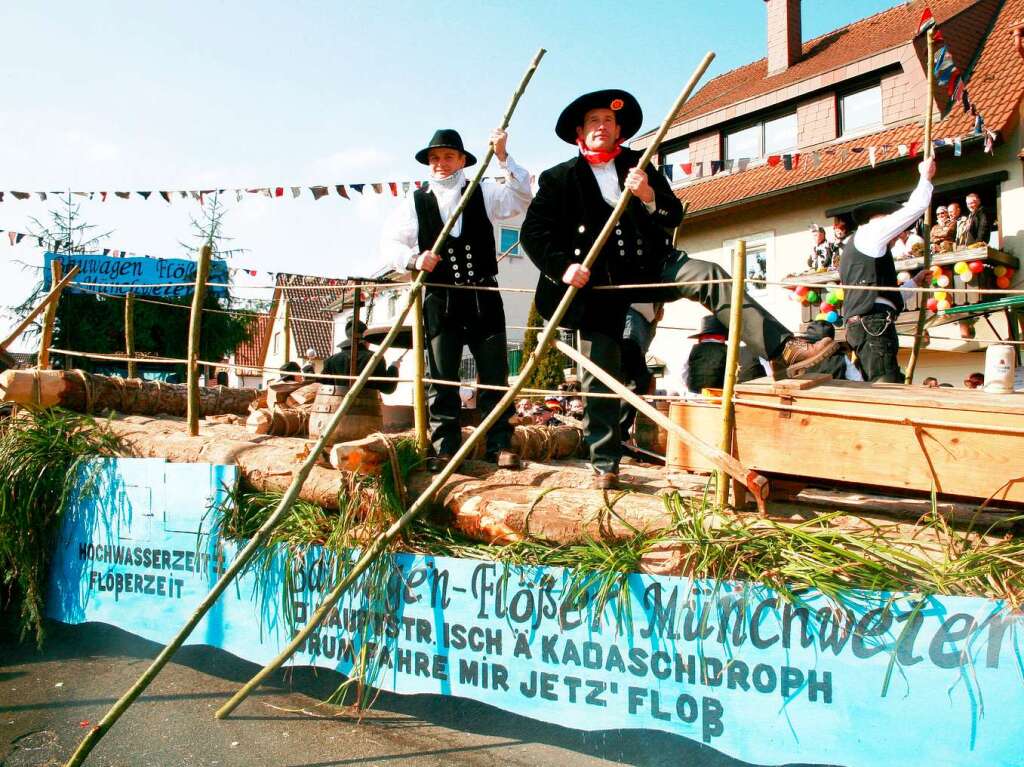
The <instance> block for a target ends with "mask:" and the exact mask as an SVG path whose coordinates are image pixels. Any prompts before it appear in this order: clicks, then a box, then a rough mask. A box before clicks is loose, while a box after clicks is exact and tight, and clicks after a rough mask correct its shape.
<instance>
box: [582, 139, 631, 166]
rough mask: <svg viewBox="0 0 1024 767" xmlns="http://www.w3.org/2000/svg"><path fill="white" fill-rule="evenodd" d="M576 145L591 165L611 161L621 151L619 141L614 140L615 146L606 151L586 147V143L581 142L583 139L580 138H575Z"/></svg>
mask: <svg viewBox="0 0 1024 767" xmlns="http://www.w3.org/2000/svg"><path fill="white" fill-rule="evenodd" d="M576 146H578V147H579V148H580V154H582V155H583V157H584V158H586V160H587V162H589V163H590V164H591V165H601V164H603V163H606V162H611V161H612V160H614V159H615V158H616V157H618V156H619V154H620V153H621V152H622V142H621V141H617V142H615V148H614V149H612V150H610V151H608V152H602V151H600V150H594V149H588V148H587V145H586V144H584V143H583V139H581V138H578V139H576Z"/></svg>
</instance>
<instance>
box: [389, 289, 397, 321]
mask: <svg viewBox="0 0 1024 767" xmlns="http://www.w3.org/2000/svg"><path fill="white" fill-rule="evenodd" d="M396 314H398V293H388V319H391V318H392V317H394V316H395V315H396Z"/></svg>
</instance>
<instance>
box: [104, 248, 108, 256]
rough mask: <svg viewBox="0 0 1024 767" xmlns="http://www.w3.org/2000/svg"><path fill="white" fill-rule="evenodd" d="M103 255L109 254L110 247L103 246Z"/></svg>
mask: <svg viewBox="0 0 1024 767" xmlns="http://www.w3.org/2000/svg"><path fill="white" fill-rule="evenodd" d="M103 255H104V256H109V255H110V248H104V249H103Z"/></svg>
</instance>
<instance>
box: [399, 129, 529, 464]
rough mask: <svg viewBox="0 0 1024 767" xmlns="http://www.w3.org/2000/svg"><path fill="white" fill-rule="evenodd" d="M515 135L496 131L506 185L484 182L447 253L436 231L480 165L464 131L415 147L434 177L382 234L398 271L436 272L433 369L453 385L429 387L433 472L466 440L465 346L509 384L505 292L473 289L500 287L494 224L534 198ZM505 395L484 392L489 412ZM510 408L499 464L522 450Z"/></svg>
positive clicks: (431, 297) (483, 375)
mask: <svg viewBox="0 0 1024 767" xmlns="http://www.w3.org/2000/svg"><path fill="white" fill-rule="evenodd" d="M507 138H508V137H507V135H506V134H505V132H504V131H500V130H495V131H493V132H492V133H491V144H492V146H493V147H494V156H495V157H496V158H497V159H498V163H499V165H500V167H501V171H502V173H503V174H504V176H505V183H504V184H499V183H496V182H494V181H484V182H483V183H481V184H480V186H479V187H478V188H477V189H476V191H474V192H473V194H472V196H471V197H470V198H469V202H468V204H467V205H466V208H465V210H464V212H463V213H462V215H461V216H460V217H459V218H458V220H456V222H455V224H454V226H453V227H452V229H451V233H450V234H449V235H448V238H447V240H446V241H445V243H444V247H443V250H442V252H440V253H434V252H433V251H432V250H431V248H432V247H433V245H434V242H435V240H436V239H437V236H438V234H440V233H441V229H442V228H443V227H444V225H445V223H447V221H448V220H449V219H450V218H451V216H452V214H453V213H454V212H455V208H456V207H458V203H459V200H460V199H461V197H462V195H463V192H464V191H465V189H466V187H467V186H468V184H469V181H468V180H467V179H466V177H465V174H464V173H463V168H466V167H469V166H471V165H473V164H474V163H476V158H475V157H474V156H473V155H472V154H470V153H469V152H467V151H466V149H465V147H464V146H463V144H462V137H461V136H460V135H459V134H458V133H457V132H456V131H454V130H451V129H443V130H439V131H437V132H436V133H434V136H433V138H432V139H431V140H430V144H429V145H427V146H426V147H425V148H423V149H421V150H420V151H419V152H417V153H416V160H417V161H418V162H420V163H422V164H424V165H428V166H430V181H429V182H428V183H427V184H425V185H424V186H423V188H422V189H417V190H416V191H415V192H414V193H413V194H412V195H411V196H410V197H409V198H408V199H407V201H406V204H404V205H402V206H401V207H400V208H399V209H398V210H397V211H395V214H394V215H393V216H392V217H391V218H390V219H389V220H388V222H387V224H386V226H385V229H384V233H383V236H382V238H381V250H382V251H383V253H384V256H385V257H386V258H387V260H388V261H389V262H390V264H391V266H393V267H394V268H395V269H396V270H398V271H427V272H430V277H429V278H428V280H427V282H429V283H434V284H433V285H430V286H429V287H427V288H426V289H425V293H424V298H423V326H424V333H425V335H426V344H427V363H428V373H429V375H430V377H431V378H433V379H437V380H446V381H454V382H455V383H453V384H435V383H431V384H429V385H428V386H427V399H428V408H429V411H430V440H431V443H432V446H433V451H434V455H433V456H432V458H431V459H430V460H429V462H428V468H430V469H431V470H432V471H440V470H441V468H442V467H443V466H444V464H445V463H446V462H447V461H448V459H449V458H451V456H452V455H453V454H454V453H455V451H456V450H458V448H459V445H461V444H462V430H461V425H460V418H459V411H460V410H461V408H462V400H461V398H460V397H459V384H458V381H459V368H460V367H461V364H462V350H463V348H464V347H466V346H468V347H469V350H470V353H471V354H472V355H473V359H474V360H475V362H476V369H477V376H478V380H479V382H480V383H482V384H491V385H498V386H505V385H506V384H507V383H508V356H507V355H508V344H507V343H506V337H505V309H504V305H503V304H502V300H501V294H500V293H498V292H497V291H494V290H473V289H470V288H473V287H484V288H496V287H497V286H498V262H497V253H496V248H495V244H494V223H493V222H494V221H499V220H502V219H508V218H512V217H514V216H518V215H519V214H520V213H522V212H523V211H524V210H526V206H527V205H529V204H530V199H531V197H532V196H533V193H532V192H531V190H530V174H529V173H528V172H527V171H526V170H525V169H524V168H522V167H521V166H519V165H517V164H516V163H515V162H514V161H513V160H512V158H511V157H509V155H508V152H507V150H506V148H505V144H506V141H507ZM447 285H450V286H452V287H445V286H447ZM502 394H503V392H501V391H496V390H493V389H482V390H481V391H480V394H479V396H478V403H479V407H480V409H481V410H482V411H483V412H490V411H491V410H492V409H493V408H494V406H495V405H497V404H498V400H500V399H501V396H502ZM512 414H513V410H512V408H511V407H510V408H509V409H508V412H507V413H506V415H505V417H503V418H501V419H500V420H499V421H498V422H497V423H496V424H495V425H494V427H493V428H492V429H491V430H490V431H489V432H488V434H487V453H486V457H487V460H489V461H491V462H493V463H497V464H498V466H499V467H501V468H510V469H515V468H518V467H519V456H518V455H516V454H515V453H514V452H512V451H511V450H510V449H509V447H510V442H511V439H512V425H511V424H510V423H509V422H508V418H509V417H511V416H512Z"/></svg>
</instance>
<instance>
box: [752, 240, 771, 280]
mask: <svg viewBox="0 0 1024 767" xmlns="http://www.w3.org/2000/svg"><path fill="white" fill-rule="evenodd" d="M767 279H768V249H767V247H766V246H765V245H764V244H763V243H762V244H760V245H755V246H754V247H750V246H749V245H748V246H747V283H748V284H749V285H750V287H751V288H763V287H765V284H764V281H765V280H767Z"/></svg>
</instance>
